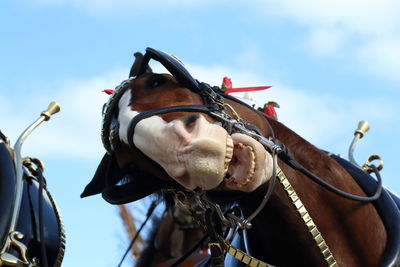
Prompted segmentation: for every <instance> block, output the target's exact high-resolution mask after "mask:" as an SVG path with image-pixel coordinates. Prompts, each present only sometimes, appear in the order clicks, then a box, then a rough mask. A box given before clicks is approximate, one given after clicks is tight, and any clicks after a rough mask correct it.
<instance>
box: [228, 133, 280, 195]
mask: <svg viewBox="0 0 400 267" xmlns="http://www.w3.org/2000/svg"><path fill="white" fill-rule="evenodd" d="M232 140H233V144H234V149H233V157H232V160H231V162H230V164H229V166H228V171H227V174H226V176H225V179H224V183H223V185H222V187H223V188H226V189H230V190H239V191H244V192H251V191H253V190H255V189H256V188H258V187H259V186H260V185H262V184H263V183H265V182H267V181H268V180H269V179H270V177H271V175H272V170H273V163H272V157H271V155H270V154H269V153H267V151H266V150H265V149H264V147H263V146H262V145H261V144H260V143H259V142H257V141H256V140H255V139H253V138H251V137H249V136H247V135H244V134H233V135H232Z"/></svg>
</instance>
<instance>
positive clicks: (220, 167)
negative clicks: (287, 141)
mask: <svg viewBox="0 0 400 267" xmlns="http://www.w3.org/2000/svg"><path fill="white" fill-rule="evenodd" d="M129 103H130V92H129V91H127V92H126V93H125V94H124V95H123V96H122V97H121V99H120V103H119V115H118V121H119V123H120V132H119V133H120V138H121V140H122V141H123V142H124V143H126V144H128V143H129V142H128V138H133V142H134V144H135V146H136V147H137V148H138V149H139V150H141V151H142V152H143V153H144V154H145V155H146V156H148V157H149V158H151V159H152V160H154V161H155V162H157V163H158V164H159V165H160V166H161V167H162V168H163V169H164V170H165V171H166V172H167V173H168V175H169V176H170V177H171V178H173V179H174V180H175V181H177V182H178V183H179V184H181V185H182V186H184V187H185V188H187V189H191V190H193V189H195V188H196V187H199V188H201V189H204V190H210V189H213V188H215V187H217V186H218V185H220V184H221V182H222V181H223V180H224V177H225V175H226V173H227V171H228V169H229V173H230V174H231V175H233V176H235V177H231V178H230V179H228V180H226V183H225V185H226V187H227V188H229V189H233V190H241V191H247V192H248V191H252V190H254V189H256V188H257V187H258V186H259V185H261V184H262V183H264V182H265V181H267V180H268V179H269V178H270V173H272V160H271V156H270V155H269V154H268V153H267V152H266V151H265V149H263V147H262V145H261V144H260V143H258V142H257V141H256V140H254V139H253V138H251V137H247V136H241V135H238V136H236V135H233V136H232V137H231V136H229V135H228V133H227V132H226V130H225V129H224V128H222V127H221V126H219V125H217V124H213V123H210V122H208V121H207V120H206V119H205V118H204V116H203V115H199V114H190V115H187V116H184V117H182V118H179V119H176V120H173V121H171V122H169V123H168V122H166V121H164V120H163V119H162V118H161V117H158V116H152V117H149V118H146V119H143V120H141V121H140V122H138V123H137V125H136V127H135V131H134V136H133V137H131V136H129V137H128V136H127V128H128V125H129V123H130V121H131V120H132V118H133V117H134V116H136V115H137V114H139V113H138V112H136V111H132V110H131V107H130V106H129ZM234 144H235V148H234ZM235 151H236V152H235ZM234 153H237V155H235V154H234ZM246 155H249V156H250V158H249V159H248V160H244V157H246ZM232 158H234V159H235V160H234V161H235V162H233V161H232ZM231 161H232V162H231ZM241 176H242V177H241Z"/></svg>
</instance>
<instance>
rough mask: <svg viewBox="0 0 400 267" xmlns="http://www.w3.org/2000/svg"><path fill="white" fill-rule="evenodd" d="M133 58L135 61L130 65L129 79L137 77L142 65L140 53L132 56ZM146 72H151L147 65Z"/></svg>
mask: <svg viewBox="0 0 400 267" xmlns="http://www.w3.org/2000/svg"><path fill="white" fill-rule="evenodd" d="M134 56H135V61H134V62H133V64H132V67H131V70H130V72H129V77H134V76H136V75H138V73H139V70H140V66H141V65H142V61H143V54H142V53H140V52H136V53H135V54H134ZM146 72H153V70H152V69H151V68H150V66H149V65H147V68H146Z"/></svg>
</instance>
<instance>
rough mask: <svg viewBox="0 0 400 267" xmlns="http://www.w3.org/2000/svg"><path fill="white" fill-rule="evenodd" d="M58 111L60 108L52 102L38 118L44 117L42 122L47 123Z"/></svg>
mask: <svg viewBox="0 0 400 267" xmlns="http://www.w3.org/2000/svg"><path fill="white" fill-rule="evenodd" d="M59 111H60V106H59V105H58V104H57V103H56V102H54V101H53V102H51V103H50V104H49V107H48V108H47V109H46V110H45V111H43V112H42V113H41V114H40V116H44V117H45V119H44V120H45V121H48V120H50V118H51V116H52V115H54V114H56V113H57V112H59Z"/></svg>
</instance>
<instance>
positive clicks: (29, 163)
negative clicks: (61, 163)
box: [22, 157, 44, 175]
mask: <svg viewBox="0 0 400 267" xmlns="http://www.w3.org/2000/svg"><path fill="white" fill-rule="evenodd" d="M22 164H23V165H24V166H25V167H27V168H28V170H29V171H30V172H31V173H32V174H33V175H38V174H39V170H40V171H41V172H43V171H44V164H43V161H41V160H40V159H38V158H32V157H26V158H24V159H23V160H22ZM34 165H35V166H34Z"/></svg>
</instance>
